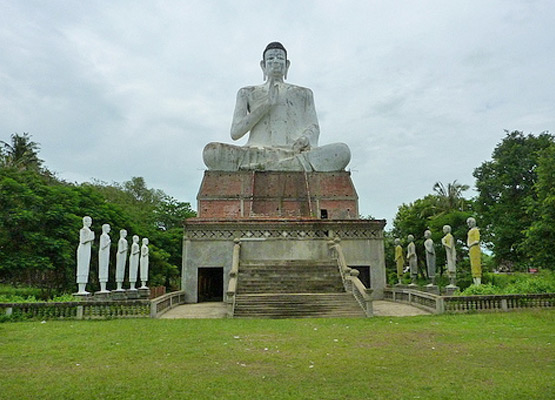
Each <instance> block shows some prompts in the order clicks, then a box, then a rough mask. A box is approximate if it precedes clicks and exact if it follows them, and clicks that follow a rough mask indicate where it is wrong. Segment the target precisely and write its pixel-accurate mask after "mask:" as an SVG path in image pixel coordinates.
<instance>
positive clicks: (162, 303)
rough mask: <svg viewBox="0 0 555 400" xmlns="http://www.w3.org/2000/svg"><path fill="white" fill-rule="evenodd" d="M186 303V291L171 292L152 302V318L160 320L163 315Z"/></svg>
mask: <svg viewBox="0 0 555 400" xmlns="http://www.w3.org/2000/svg"><path fill="white" fill-rule="evenodd" d="M184 303H185V291H184V290H180V291H177V292H170V293H167V294H164V295H162V296H160V297H157V298H155V299H152V300H151V301H150V316H151V317H152V318H160V316H161V315H162V314H164V313H165V312H167V311H169V310H171V309H172V308H174V307H177V306H178V305H181V304H184Z"/></svg>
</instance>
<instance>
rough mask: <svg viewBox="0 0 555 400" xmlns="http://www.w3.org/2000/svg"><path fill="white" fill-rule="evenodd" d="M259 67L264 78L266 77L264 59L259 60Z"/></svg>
mask: <svg viewBox="0 0 555 400" xmlns="http://www.w3.org/2000/svg"><path fill="white" fill-rule="evenodd" d="M260 68H262V73H263V74H264V78H263V79H264V80H266V78H267V77H268V76H267V75H266V62H265V61H264V60H262V61H260Z"/></svg>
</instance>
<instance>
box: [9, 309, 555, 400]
mask: <svg viewBox="0 0 555 400" xmlns="http://www.w3.org/2000/svg"><path fill="white" fill-rule="evenodd" d="M554 346H555V311H552V310H539V311H526V312H511V313H494V314H472V315H441V316H423V317H406V318H384V317H382V318H372V319H305V320H150V319H146V320H145V319H141V320H139V319H136V320H110V321H60V322H54V321H48V322H46V323H41V322H19V323H4V324H0V398H1V399H79V400H84V399H141V400H142V399H148V400H150V399H242V400H245V399H295V400H297V399H450V400H452V399H555V365H554V356H555V350H554Z"/></svg>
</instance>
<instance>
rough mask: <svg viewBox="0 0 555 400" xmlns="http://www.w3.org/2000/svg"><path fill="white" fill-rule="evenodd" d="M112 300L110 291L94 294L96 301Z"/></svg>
mask: <svg viewBox="0 0 555 400" xmlns="http://www.w3.org/2000/svg"><path fill="white" fill-rule="evenodd" d="M109 299H110V292H109V291H108V290H106V291H104V292H94V300H99V301H105V300H109Z"/></svg>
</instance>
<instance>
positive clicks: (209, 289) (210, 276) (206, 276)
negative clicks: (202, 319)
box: [198, 268, 224, 303]
mask: <svg viewBox="0 0 555 400" xmlns="http://www.w3.org/2000/svg"><path fill="white" fill-rule="evenodd" d="M223 300H224V269H223V268H199V269H198V302H199V303H202V302H207V301H223Z"/></svg>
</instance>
